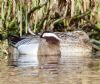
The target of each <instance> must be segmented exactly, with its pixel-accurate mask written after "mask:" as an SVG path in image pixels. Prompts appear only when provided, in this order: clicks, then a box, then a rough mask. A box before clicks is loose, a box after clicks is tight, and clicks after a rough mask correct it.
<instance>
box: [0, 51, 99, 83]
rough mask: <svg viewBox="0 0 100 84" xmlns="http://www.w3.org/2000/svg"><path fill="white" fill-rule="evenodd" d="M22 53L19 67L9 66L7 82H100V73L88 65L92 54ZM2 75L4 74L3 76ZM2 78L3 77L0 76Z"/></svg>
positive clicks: (18, 63) (18, 62)
mask: <svg viewBox="0 0 100 84" xmlns="http://www.w3.org/2000/svg"><path fill="white" fill-rule="evenodd" d="M40 58H41V59H39V60H37V61H34V58H33V56H27V55H21V56H19V59H18V61H17V66H18V67H13V68H9V69H8V70H7V71H6V73H3V75H6V78H4V79H6V81H5V82H4V83H5V84H99V82H100V73H99V72H97V71H96V70H92V69H91V68H90V67H88V65H89V64H90V63H91V61H92V62H93V60H92V58H91V54H87V55H84V53H83V54H82V53H81V54H78V53H71V54H70V53H67V55H65V56H61V57H60V56H44V57H43V56H41V57H40ZM3 75H2V76H3ZM0 80H1V78H0Z"/></svg>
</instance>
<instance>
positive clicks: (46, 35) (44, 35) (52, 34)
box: [42, 33, 60, 40]
mask: <svg viewBox="0 0 100 84" xmlns="http://www.w3.org/2000/svg"><path fill="white" fill-rule="evenodd" d="M42 37H55V38H56V39H58V40H60V38H59V37H58V36H56V35H55V34H54V33H44V34H43V36H42Z"/></svg>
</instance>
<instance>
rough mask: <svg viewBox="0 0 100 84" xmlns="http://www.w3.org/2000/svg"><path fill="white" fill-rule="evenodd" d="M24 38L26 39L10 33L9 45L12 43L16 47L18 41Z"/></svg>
mask: <svg viewBox="0 0 100 84" xmlns="http://www.w3.org/2000/svg"><path fill="white" fill-rule="evenodd" d="M22 39H24V38H20V37H17V36H13V35H9V36H8V43H9V45H12V46H13V47H15V44H16V43H18V42H19V41H21V40H22Z"/></svg>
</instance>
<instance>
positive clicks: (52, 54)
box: [9, 31, 92, 63]
mask: <svg viewBox="0 0 100 84" xmlns="http://www.w3.org/2000/svg"><path fill="white" fill-rule="evenodd" d="M9 42H10V44H11V45H12V46H14V47H15V48H16V49H17V50H18V52H19V53H20V54H27V55H33V56H35V57H36V60H37V59H39V61H40V63H50V62H51V61H52V62H53V63H57V62H58V61H59V56H62V55H67V54H68V53H70V54H71V52H78V53H82V52H83V53H86V52H91V51H92V45H91V43H90V40H89V37H88V35H87V34H86V33H85V32H83V31H74V32H44V33H42V35H41V36H37V35H36V36H30V37H25V38H23V37H22V38H18V37H10V38H9ZM37 57H38V58H37ZM46 57H47V58H46ZM44 58H46V60H45V61H44Z"/></svg>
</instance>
